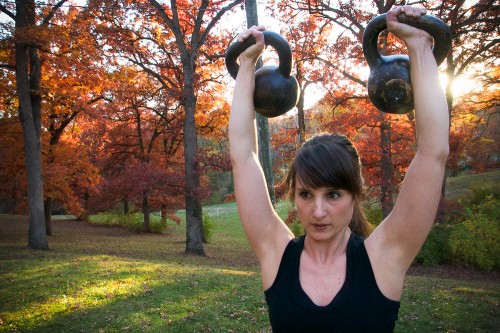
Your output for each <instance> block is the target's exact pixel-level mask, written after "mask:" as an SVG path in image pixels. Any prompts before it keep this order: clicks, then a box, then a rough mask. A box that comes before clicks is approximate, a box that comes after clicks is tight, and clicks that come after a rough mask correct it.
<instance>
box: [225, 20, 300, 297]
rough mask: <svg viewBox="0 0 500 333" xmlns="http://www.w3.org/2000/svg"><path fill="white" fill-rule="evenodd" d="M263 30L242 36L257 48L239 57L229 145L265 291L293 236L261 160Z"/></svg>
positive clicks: (246, 226)
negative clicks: (258, 94) (256, 98)
mask: <svg viewBox="0 0 500 333" xmlns="http://www.w3.org/2000/svg"><path fill="white" fill-rule="evenodd" d="M263 30H264V28H263V27H261V26H259V27H252V28H251V29H248V30H247V31H245V32H244V33H242V34H240V35H239V36H238V41H240V42H241V41H243V40H244V39H246V38H248V37H249V36H253V37H255V40H256V44H254V45H252V46H251V47H249V48H248V49H247V50H246V51H244V52H243V53H242V54H241V55H240V57H239V65H240V68H239V71H238V75H237V77H236V84H235V88H234V94H233V101H232V104H231V114H230V119H229V145H230V156H231V162H232V166H233V176H234V189H235V195H236V202H237V205H238V213H239V216H240V220H241V223H242V225H243V228H244V230H245V233H246V235H247V237H248V240H249V242H250V245H251V246H252V249H253V250H254V252H255V254H256V255H257V258H258V259H259V261H260V264H261V269H262V280H263V284H264V288H265V289H267V288H268V287H270V286H271V284H272V282H273V281H274V277H275V276H276V273H277V270H278V266H279V262H280V260H281V255H282V253H283V251H284V248H285V247H286V244H287V243H288V241H289V240H290V239H291V238H293V234H292V233H291V232H290V230H289V229H288V228H287V227H286V225H285V224H284V223H283V221H282V220H281V219H280V218H279V216H278V215H277V214H276V212H275V210H274V208H273V206H272V203H271V200H270V198H269V194H268V192H267V185H266V181H265V177H264V173H263V171H262V167H261V166H260V163H259V160H258V149H257V135H256V124H255V112H254V104H253V93H254V86H255V64H256V62H257V59H258V58H259V56H260V54H261V53H262V50H263V49H264V36H263V34H262V31H263Z"/></svg>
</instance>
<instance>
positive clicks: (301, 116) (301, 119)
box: [297, 91, 306, 147]
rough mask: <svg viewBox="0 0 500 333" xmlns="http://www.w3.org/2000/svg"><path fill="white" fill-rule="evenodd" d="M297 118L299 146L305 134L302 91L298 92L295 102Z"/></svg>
mask: <svg viewBox="0 0 500 333" xmlns="http://www.w3.org/2000/svg"><path fill="white" fill-rule="evenodd" d="M297 120H298V128H297V139H298V142H299V147H300V146H302V144H303V143H304V141H305V135H306V121H305V116H304V94H303V93H302V91H301V92H300V97H299V102H298V103H297Z"/></svg>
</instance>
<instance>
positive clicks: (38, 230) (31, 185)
mask: <svg viewBox="0 0 500 333" xmlns="http://www.w3.org/2000/svg"><path fill="white" fill-rule="evenodd" d="M16 13H17V15H16V35H17V36H22V35H24V33H23V30H24V29H25V28H28V27H34V26H35V3H34V1H32V0H19V1H17V2H16ZM34 55H36V50H31V51H30V50H29V46H28V45H27V44H26V43H23V42H22V41H21V42H19V41H18V40H17V39H16V85H17V91H18V98H19V118H20V120H21V124H22V127H23V138H24V153H25V164H26V175H27V181H28V210H29V232H28V247H30V248H32V249H44V250H46V249H48V248H49V245H48V239H47V233H46V229H45V216H44V209H43V205H44V204H43V176H42V154H41V135H40V132H41V128H40V122H41V120H40V109H39V107H40V104H39V100H38V97H35V98H33V99H32V96H31V93H32V92H34V93H35V94H39V90H38V91H36V90H35V91H30V88H34V87H33V82H35V83H36V81H37V80H39V78H40V67H39V60H38V66H37V60H36V59H35V60H31V66H32V68H31V72H29V68H28V62H29V61H30V60H29V59H30V58H32V57H33V56H34ZM30 56H31V57H30ZM37 71H38V73H37ZM28 73H29V74H31V76H30V75H29V74H28ZM37 78H38V79H37ZM30 80H34V81H33V82H30ZM38 82H39V81H38ZM35 88H36V87H35ZM37 101H38V104H37ZM32 102H35V105H33V104H32ZM33 106H35V108H33Z"/></svg>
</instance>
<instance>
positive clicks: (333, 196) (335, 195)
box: [328, 191, 340, 199]
mask: <svg viewBox="0 0 500 333" xmlns="http://www.w3.org/2000/svg"><path fill="white" fill-rule="evenodd" d="M328 197H329V198H331V199H337V198H338V197H340V193H339V192H336V191H332V192H329V193H328Z"/></svg>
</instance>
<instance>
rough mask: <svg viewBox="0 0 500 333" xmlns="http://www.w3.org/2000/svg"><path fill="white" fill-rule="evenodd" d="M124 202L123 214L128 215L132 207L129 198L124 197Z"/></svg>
mask: <svg viewBox="0 0 500 333" xmlns="http://www.w3.org/2000/svg"><path fill="white" fill-rule="evenodd" d="M122 203H123V215H127V214H128V213H129V212H130V208H129V206H128V198H124V199H123V200H122Z"/></svg>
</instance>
